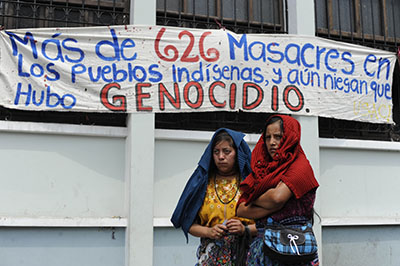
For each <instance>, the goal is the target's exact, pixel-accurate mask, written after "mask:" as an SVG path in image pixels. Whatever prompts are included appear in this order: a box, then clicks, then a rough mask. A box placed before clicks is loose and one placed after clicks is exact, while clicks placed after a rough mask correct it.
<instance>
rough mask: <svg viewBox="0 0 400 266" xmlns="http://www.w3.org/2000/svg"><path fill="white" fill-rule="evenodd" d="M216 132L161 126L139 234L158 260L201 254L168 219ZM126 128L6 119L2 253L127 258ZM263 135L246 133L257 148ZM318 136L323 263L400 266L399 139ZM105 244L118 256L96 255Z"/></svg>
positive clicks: (0, 191)
mask: <svg viewBox="0 0 400 266" xmlns="http://www.w3.org/2000/svg"><path fill="white" fill-rule="evenodd" d="M303 123H304V121H303ZM211 135H212V132H194V131H170V130H155V148H154V162H153V163H152V164H153V165H154V186H153V191H154V193H153V195H148V196H149V197H151V196H152V197H153V202H154V210H153V213H154V219H153V226H154V235H151V234H150V235H149V234H145V233H143V235H142V237H143V238H151V239H152V242H153V251H152V253H151V256H152V257H153V259H152V264H153V265H157V266H164V265H177V266H180V265H181V266H187V265H193V264H194V263H195V252H196V249H197V245H198V239H196V238H194V237H191V238H190V241H189V244H186V240H185V238H184V236H183V233H182V232H181V230H176V229H174V228H172V225H171V223H170V221H169V218H170V216H171V214H172V211H173V210H174V208H175V205H176V203H177V201H178V198H179V196H180V194H181V192H182V189H183V187H184V185H185V183H186V181H187V179H188V178H189V176H190V174H191V173H192V171H193V170H194V168H195V167H196V165H197V162H198V160H199V158H200V155H201V154H202V153H203V151H204V149H205V147H206V145H207V143H208V141H209V139H210V138H211ZM127 137H128V131H127V129H126V128H107V127H90V126H71V125H59V124H40V123H22V122H7V121H1V122H0V169H1V175H0V183H1V184H2V185H1V186H0V198H1V202H3V204H1V205H0V239H1V241H0V246H1V247H2V248H1V249H0V256H1V257H2V260H3V261H7V262H9V263H7V266H14V265H16V266H17V265H18V266H19V265H27V264H24V262H26V261H32V260H33V261H35V263H37V264H31V265H39V264H40V265H43V266H47V265H48V266H50V265H54V263H53V262H54V260H56V259H57V258H61V262H60V265H63V264H62V263H64V260H63V259H62V258H66V257H68V255H67V254H74V257H73V258H74V265H91V263H89V262H88V261H91V262H94V261H95V262H96V265H104V266H106V265H107V266H114V265H115V266H117V265H118V266H120V265H124V264H125V263H126V261H125V258H124V254H126V252H128V251H127V246H126V242H125V241H126V232H125V229H126V227H127V225H128V214H127V212H126V210H127V209H128V205H129V204H130V201H129V200H128V198H127V197H126V194H127V193H129V191H127V190H126V189H125V186H126V182H127V180H126V179H125V175H124V171H125V170H124V169H125V163H126V160H125V156H126V153H125V149H126V147H125V146H126V142H125V140H126V138H127ZM257 139H258V135H248V136H246V140H247V141H248V142H249V144H250V146H251V147H254V144H255V142H256V141H257ZM317 142H318V143H319V147H320V148H319V154H320V156H319V158H318V159H319V162H320V165H319V169H320V170H319V171H320V177H319V181H320V184H321V187H320V189H319V194H318V198H317V200H318V202H319V203H320V211H319V214H320V215H321V217H322V221H321V224H322V244H321V245H320V252H322V253H323V257H324V263H325V265H330V266H331V265H332V266H342V265H345V264H346V265H352V266H357V265H360V266H361V265H363V266H369V265H371V266H372V265H379V262H381V261H382V258H384V260H383V261H384V265H393V266H397V265H399V256H396V254H397V253H398V251H400V240H398V239H400V237H399V236H400V230H399V229H400V227H399V226H398V225H399V223H400V216H399V211H398V207H397V202H399V200H400V198H399V197H400V196H399V193H398V187H399V186H400V174H399V173H400V165H399V164H398V162H399V161H400V143H392V142H377V141H357V140H333V139H319V140H317ZM303 145H308V144H307V143H304V144H303ZM305 150H306V152H307V149H306V148H305ZM132 204H135V202H133V203H132ZM138 204H141V202H138ZM150 214H152V212H150ZM144 215H147V214H144ZM132 219H134V217H133V218H132ZM102 228H104V229H102ZM113 228H115V229H113ZM139 229H140V228H139ZM139 231H140V230H139ZM50 251H51V252H50ZM46 252H49V257H48V259H43V254H45V253H46ZM71 252H72V253H71ZM107 252H108V253H109V256H110V258H113V263H112V264H110V263H109V261H108V260H106V259H104V260H98V259H96V258H98V257H99V256H100V257H101V256H102V255H104V254H105V253H106V254H107ZM16 253H19V254H20V256H19V258H18V260H17V259H15V254H16ZM381 254H383V255H382V256H381ZM147 255H150V254H147ZM361 257H362V260H360V258H361ZM88 263H89V264H88ZM0 265H1V264H0ZM65 265H67V264H65Z"/></svg>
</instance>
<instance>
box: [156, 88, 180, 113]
mask: <svg viewBox="0 0 400 266" xmlns="http://www.w3.org/2000/svg"><path fill="white" fill-rule="evenodd" d="M174 93H175V98H174V97H173V96H172V95H171V94H170V93H169V91H168V90H167V88H165V86H164V84H162V83H160V84H158V99H159V102H160V110H165V100H164V98H165V97H167V99H168V101H169V102H170V103H171V104H172V106H174V107H175V109H181V100H180V97H179V86H178V83H174Z"/></svg>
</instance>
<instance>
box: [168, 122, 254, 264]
mask: <svg viewBox="0 0 400 266" xmlns="http://www.w3.org/2000/svg"><path fill="white" fill-rule="evenodd" d="M243 138H244V134H243V133H240V132H236V131H233V130H230V129H226V128H221V129H218V130H217V131H216V132H215V133H214V135H213V137H212V139H211V141H210V143H209V144H208V146H207V148H206V150H205V151H204V154H203V156H202V157H201V159H200V161H199V163H198V166H197V168H196V170H195V171H194V173H193V174H192V176H191V177H190V179H189V181H188V182H187V184H186V187H185V189H184V191H183V193H182V195H181V197H180V199H179V202H178V204H177V206H176V208H175V211H174V213H173V215H172V218H171V222H172V223H173V224H174V226H175V227H176V228H179V227H181V228H182V230H183V232H184V234H185V236H186V240H188V233H190V234H191V235H193V236H196V237H200V246H199V248H198V250H197V259H198V262H197V264H196V265H199V266H200V265H201V266H203V265H207V266H212V265H223V266H239V265H244V263H245V259H246V248H247V245H248V244H249V243H248V242H249V239H250V238H251V237H250V235H251V234H255V233H256V232H257V230H256V228H255V225H254V223H253V221H252V220H248V219H244V218H239V217H236V214H235V211H236V203H237V201H238V199H239V197H240V191H239V184H240V182H241V180H243V179H244V178H245V177H246V176H247V175H248V174H249V173H250V171H251V167H250V156H251V152H250V148H249V146H248V145H247V143H246V142H245V140H244V139H243ZM248 224H250V225H249V226H247V225H248Z"/></svg>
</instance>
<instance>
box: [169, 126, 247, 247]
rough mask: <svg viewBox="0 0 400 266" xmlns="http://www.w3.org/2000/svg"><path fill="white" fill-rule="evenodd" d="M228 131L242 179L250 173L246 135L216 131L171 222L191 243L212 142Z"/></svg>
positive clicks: (189, 181)
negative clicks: (190, 234)
mask: <svg viewBox="0 0 400 266" xmlns="http://www.w3.org/2000/svg"><path fill="white" fill-rule="evenodd" d="M221 131H226V132H227V133H228V134H229V135H230V136H231V137H232V139H233V142H234V143H235V146H236V148H237V151H236V154H237V162H238V165H239V172H240V177H241V178H242V179H243V178H245V177H246V176H247V175H248V174H249V173H250V172H251V169H250V157H251V151H250V148H249V146H248V145H247V143H246V141H245V140H244V136H245V135H244V134H243V133H241V132H237V131H234V130H230V129H227V128H220V129H218V130H217V131H215V133H214V135H213V137H212V139H211V141H210V143H209V144H208V146H207V148H206V150H205V151H204V153H203V155H202V156H201V159H200V161H199V163H198V166H197V168H196V170H195V171H194V172H193V174H192V175H191V176H190V178H189V180H188V182H187V183H186V186H185V189H184V190H183V192H182V195H181V196H180V198H179V201H178V204H177V205H176V208H175V210H174V213H173V214H172V217H171V222H172V224H173V225H174V227H175V228H179V227H181V228H182V231H183V233H184V234H185V237H186V241H189V238H188V233H189V229H190V227H191V226H192V224H193V222H194V221H195V220H196V217H197V216H198V215H197V214H198V212H199V210H200V208H201V205H202V204H203V201H204V196H205V194H206V189H207V183H208V177H209V170H210V169H209V167H210V162H211V160H212V159H213V157H212V142H213V140H214V138H215V136H216V135H218V133H220V132H221Z"/></svg>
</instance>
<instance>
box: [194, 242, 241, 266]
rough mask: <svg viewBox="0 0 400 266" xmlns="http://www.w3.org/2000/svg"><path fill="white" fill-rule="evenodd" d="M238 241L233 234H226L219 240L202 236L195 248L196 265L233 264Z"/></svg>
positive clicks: (225, 265) (229, 265) (217, 265)
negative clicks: (197, 246)
mask: <svg viewBox="0 0 400 266" xmlns="http://www.w3.org/2000/svg"><path fill="white" fill-rule="evenodd" d="M238 241H239V239H238V237H237V236H235V235H227V236H224V237H223V238H221V239H219V240H214V239H209V238H202V239H201V240H200V246H199V248H198V249H197V259H198V262H197V264H196V266H234V265H235V260H236V245H237V242H238Z"/></svg>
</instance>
